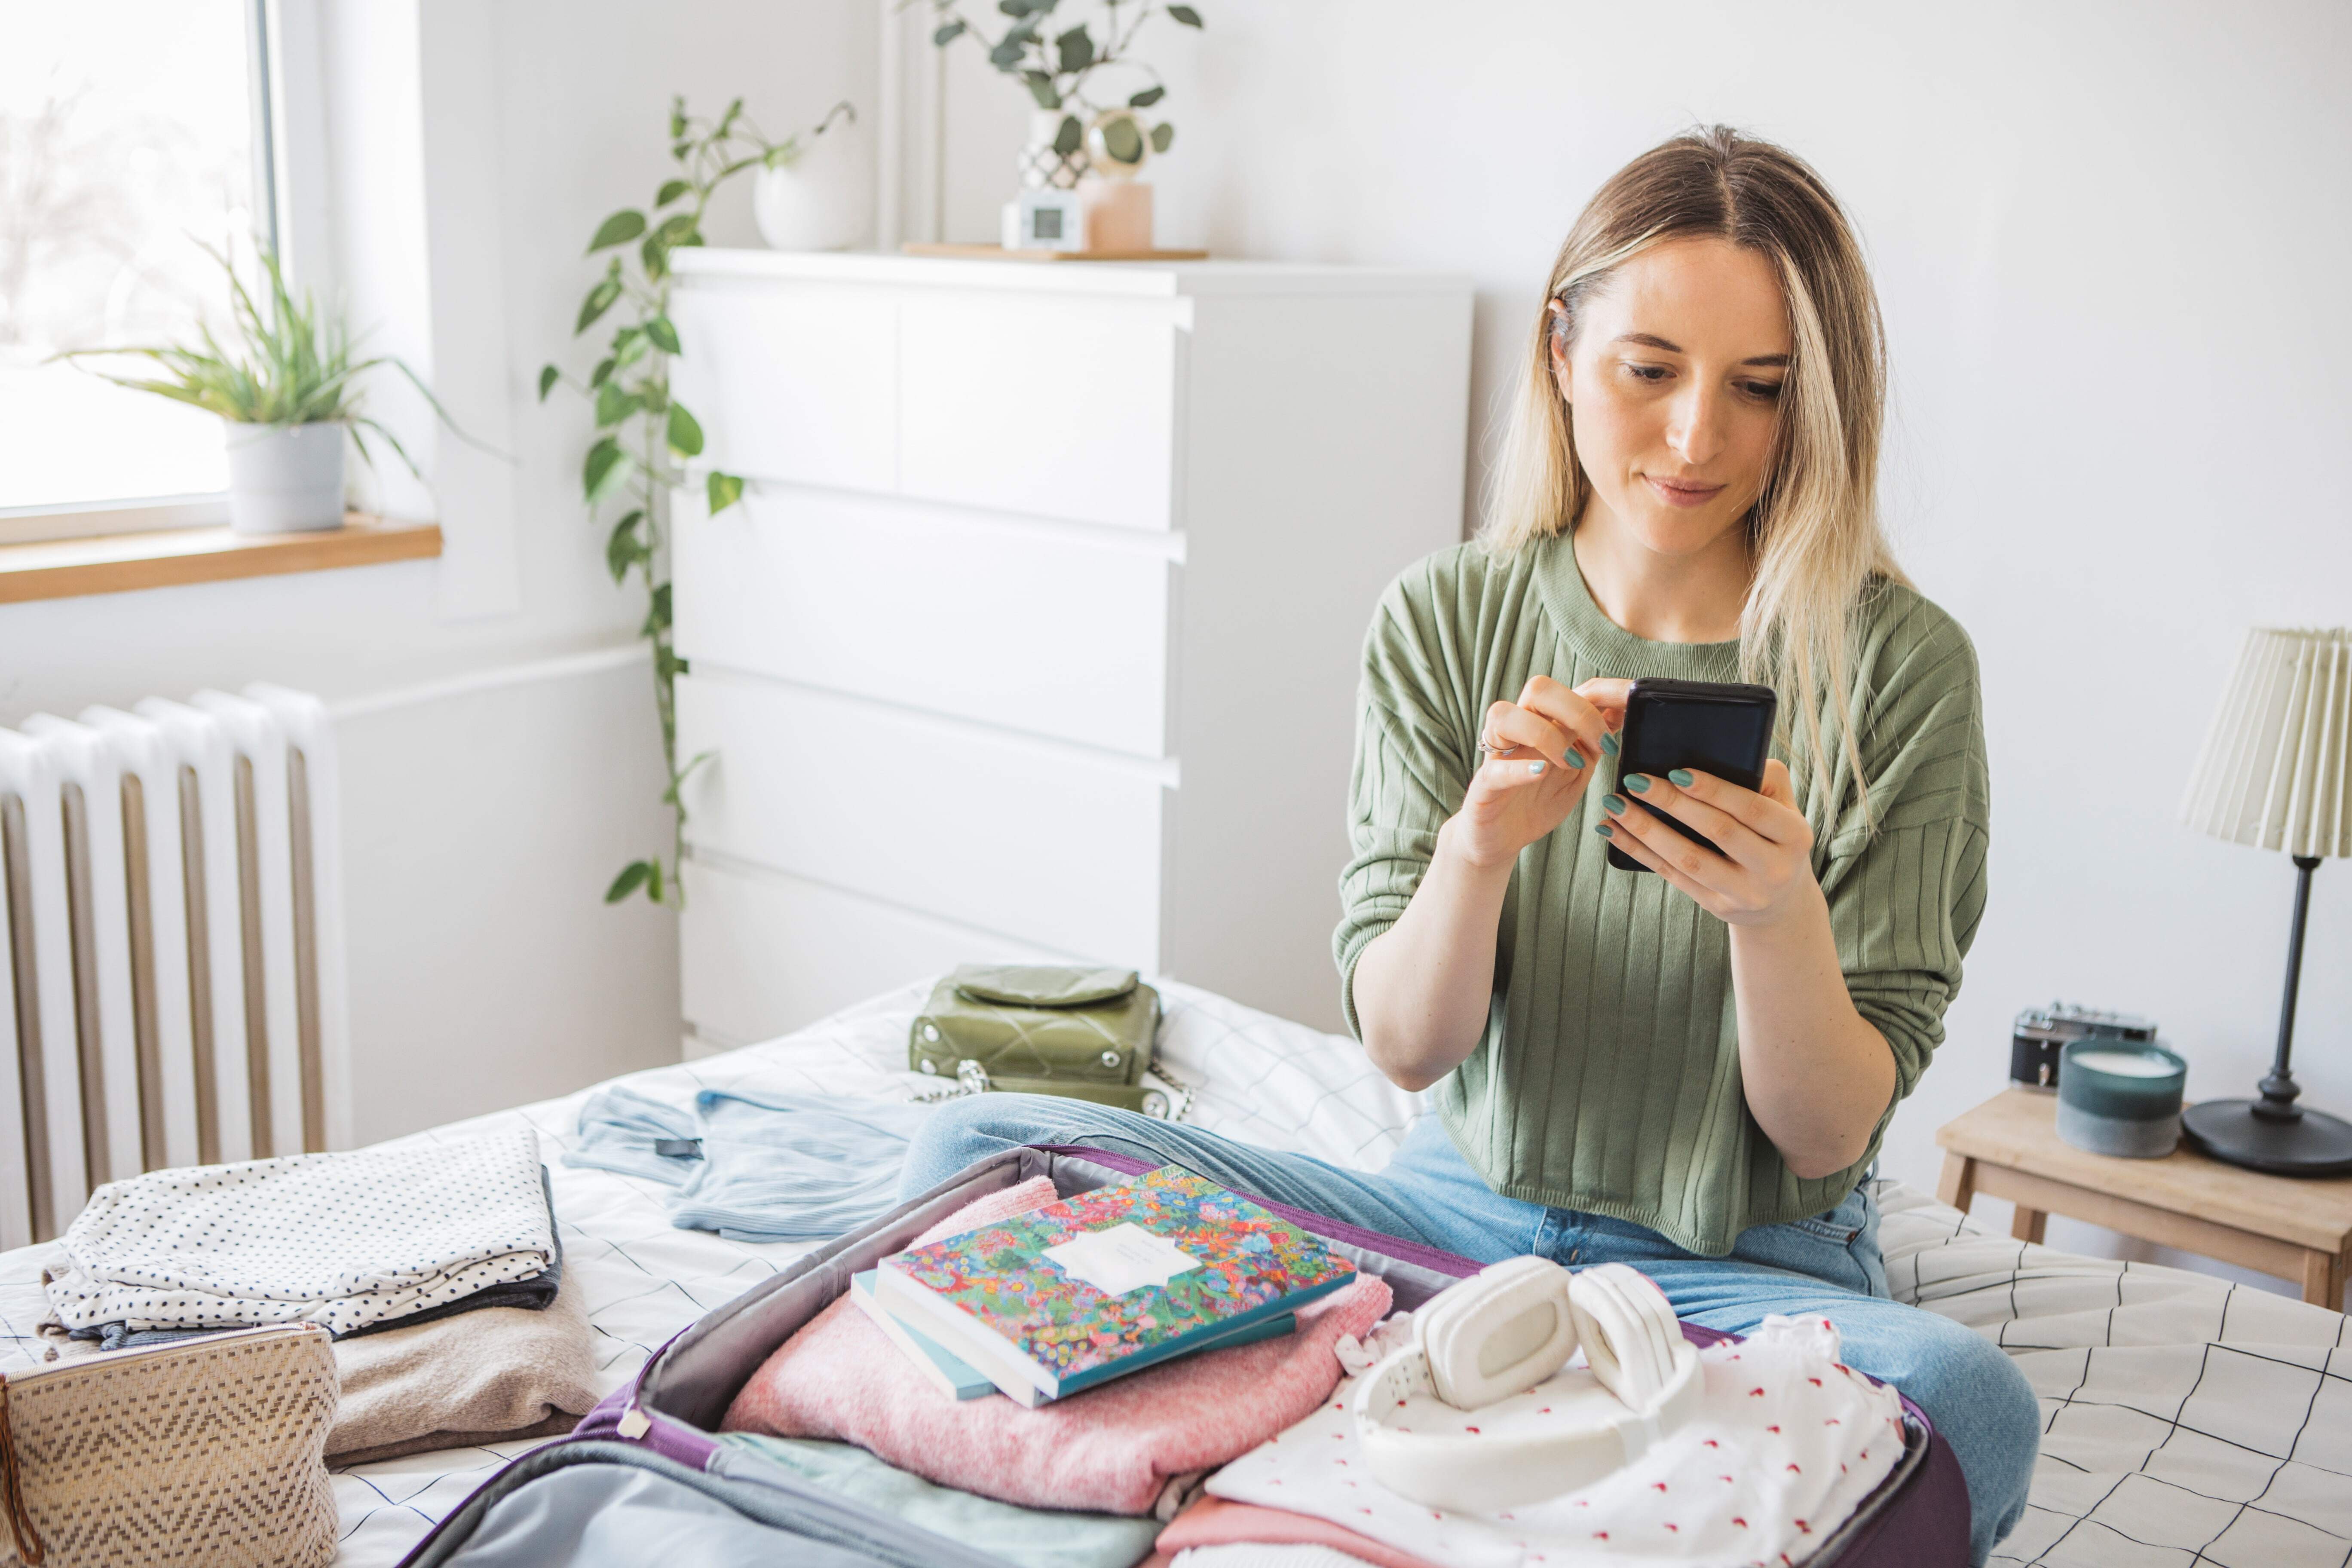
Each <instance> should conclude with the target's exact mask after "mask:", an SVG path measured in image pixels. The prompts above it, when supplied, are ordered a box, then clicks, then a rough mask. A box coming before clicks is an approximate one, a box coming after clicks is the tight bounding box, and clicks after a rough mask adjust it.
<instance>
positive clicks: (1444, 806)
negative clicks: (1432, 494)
mask: <svg viewBox="0 0 2352 1568" xmlns="http://www.w3.org/2000/svg"><path fill="white" fill-rule="evenodd" d="M1413 586H1414V584H1413V582H1412V578H1411V577H1410V576H1408V577H1407V578H1401V579H1399V581H1398V582H1396V583H1395V584H1391V586H1390V588H1389V590H1388V592H1387V593H1386V594H1385V595H1382V596H1381V605H1380V608H1379V609H1378V610H1377V611H1375V612H1374V614H1373V616H1372V625H1371V629H1370V631H1369V632H1368V633H1366V635H1365V637H1364V674H1363V681H1362V684H1361V685H1360V688H1359V689H1358V694H1357V705H1356V761H1355V768H1354V772H1353V773H1352V775H1351V778H1350V780H1349V791H1348V839H1349V851H1350V853H1349V859H1348V865H1347V868H1346V869H1345V870H1344V871H1342V872H1341V873H1340V875H1339V904H1340V916H1339V930H1338V931H1336V932H1334V933H1333V935H1332V939H1331V948H1332V954H1333V956H1334V957H1335V958H1337V959H1338V961H1339V1005H1340V1007H1341V1009H1342V1010H1343V1011H1344V1012H1345V1013H1346V1015H1347V1019H1348V1028H1349V1032H1350V1033H1352V1034H1354V1035H1355V1036H1356V1037H1358V1038H1361V1037H1362V1036H1363V1026H1362V1025H1361V1023H1360V1021H1359V1019H1358V1018H1357V1016H1356V984H1355V983H1356V961H1357V960H1358V959H1359V958H1360V957H1362V956H1363V952H1364V949H1365V948H1366V947H1368V946H1369V945H1370V943H1371V941H1372V939H1373V938H1374V937H1377V936H1379V935H1380V934H1381V932H1382V931H1386V930H1388V929H1389V927H1391V926H1392V925H1394V924H1396V922H1397V920H1398V918H1399V917H1400V916H1402V914H1403V913H1404V909H1405V905H1407V904H1408V903H1410V902H1412V895H1413V890H1414V889H1417V888H1419V887H1420V886H1421V879H1422V877H1423V874H1424V873H1426V872H1427V871H1428V869H1429V862H1430V858H1431V857H1432V856H1433V855H1434V854H1435V853H1436V850H1437V830H1438V828H1440V827H1441V826H1444V823H1445V819H1446V818H1447V817H1449V816H1453V815H1454V812H1456V811H1457V810H1459V809H1460V808H1461V805H1462V798H1463V796H1464V795H1466V794H1467V793H1468V792H1469V788H1470V774H1471V772H1472V771H1473V769H1475V766H1476V765H1477V759H1476V756H1475V750H1474V748H1475V739H1472V738H1471V737H1473V736H1475V731H1468V730H1465V727H1464V722H1463V717H1462V715H1461V714H1459V713H1457V712H1454V711H1452V709H1453V708H1454V706H1455V705H1454V704H1453V703H1450V702H1448V701H1447V700H1446V698H1445V694H1446V693H1447V692H1449V691H1450V690H1451V689H1452V687H1453V682H1452V681H1450V680H1449V679H1445V675H1444V670H1445V661H1444V644H1445V633H1444V627H1442V626H1440V625H1438V624H1437V622H1436V620H1435V618H1434V617H1433V616H1432V615H1431V614H1430V612H1429V605H1428V602H1427V598H1426V596H1425V595H1422V594H1417V593H1414V592H1412V588H1413ZM1424 586H1425V585H1424Z"/></svg>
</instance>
